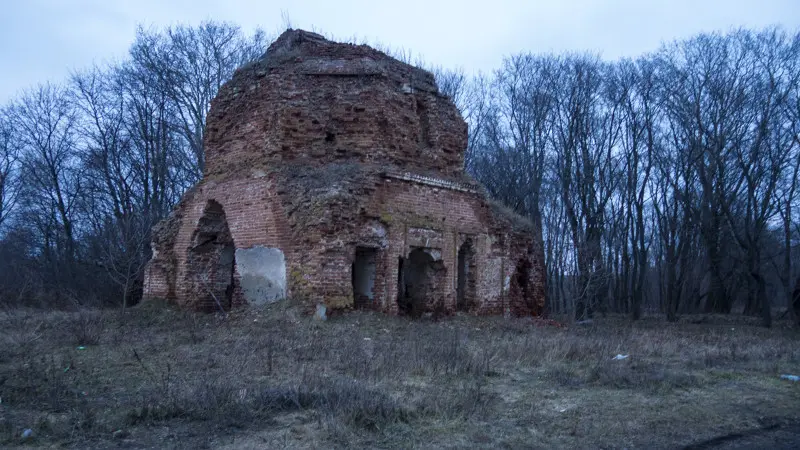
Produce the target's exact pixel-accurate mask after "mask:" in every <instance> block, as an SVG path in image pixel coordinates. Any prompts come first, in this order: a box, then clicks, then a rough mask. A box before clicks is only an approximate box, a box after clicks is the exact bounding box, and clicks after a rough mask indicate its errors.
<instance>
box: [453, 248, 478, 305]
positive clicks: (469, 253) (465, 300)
mask: <svg viewBox="0 0 800 450" xmlns="http://www.w3.org/2000/svg"><path fill="white" fill-rule="evenodd" d="M475 270H476V267H475V251H474V249H473V248H472V241H471V240H470V239H467V241H466V242H464V244H462V245H461V247H460V248H459V249H458V277H457V281H456V283H457V284H456V310H457V311H468V310H470V309H472V308H473V307H474V305H475Z"/></svg>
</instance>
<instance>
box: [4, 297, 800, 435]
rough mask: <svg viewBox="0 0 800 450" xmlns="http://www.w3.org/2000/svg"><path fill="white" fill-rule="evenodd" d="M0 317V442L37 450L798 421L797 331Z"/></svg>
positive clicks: (348, 319)
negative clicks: (170, 435) (171, 437)
mask: <svg viewBox="0 0 800 450" xmlns="http://www.w3.org/2000/svg"><path fill="white" fill-rule="evenodd" d="M110 314H114V315H113V316H110ZM110 317H114V318H117V319H114V320H115V322H111V323H113V324H114V326H113V327H110V330H112V332H111V333H110V336H109V338H108V339H105V338H104V336H105V333H106V331H105V328H106V327H107V326H108V324H109V323H110V322H109V318H110ZM598 322H600V321H599V320H598ZM0 326H2V327H3V329H4V330H6V331H7V333H5V334H4V335H2V336H0V339H2V347H0V348H3V349H4V350H3V352H4V353H0V445H13V444H18V443H19V438H20V433H21V432H22V431H23V430H24V429H26V428H32V429H33V430H34V436H35V443H36V445H43V446H47V445H66V446H81V445H83V444H84V443H86V442H87V440H93V441H92V442H95V444H93V445H88V446H89V447H91V446H95V447H97V446H99V447H107V446H110V445H111V444H109V441H108V440H109V439H123V440H130V441H131V442H135V445H134V446H151V447H153V446H154V447H158V446H162V445H164V442H162V441H161V440H160V439H164V438H165V437H164V436H163V435H158V434H157V433H158V431H157V430H162V429H163V430H166V429H170V430H177V431H175V432H176V433H179V434H180V433H182V434H180V436H181V437H180V439H182V440H188V441H187V442H191V443H193V444H197V445H207V444H206V442H207V440H206V439H209V438H208V437H209V436H216V437H217V438H219V437H220V436H228V435H235V436H239V438H242V436H255V435H257V434H258V433H267V435H268V436H269V437H265V439H266V440H265V441H263V442H261V441H255V442H253V443H252V445H251V447H259V446H263V445H267V444H265V443H266V442H270V443H273V444H275V445H278V444H280V445H282V446H287V445H288V446H292V445H296V446H301V447H330V446H331V445H339V446H362V447H363V446H366V447H369V446H379V447H409V446H412V447H413V446H448V445H449V446H456V447H472V446H483V447H502V446H504V445H505V446H511V447H514V446H519V445H521V443H524V442H528V439H529V438H530V436H529V435H528V434H527V433H534V434H533V436H535V438H536V439H537V440H538V441H537V442H541V443H542V445H543V446H548V447H582V446H617V445H618V444H619V445H622V444H621V443H620V442H618V441H617V440H616V439H617V437H618V436H619V432H620V429H619V427H620V426H622V425H619V424H620V423H625V424H628V425H625V426H626V427H634V428H635V427H642V428H641V429H643V430H644V429H647V430H649V429H650V428H652V427H656V429H657V431H653V433H665V435H667V434H669V436H671V439H673V440H675V439H678V440H681V439H683V440H682V441H681V442H687V443H688V442H690V441H691V439H695V438H696V437H697V436H700V435H701V434H702V432H703V431H702V430H703V429H704V428H703V427H708V429H714V430H718V429H719V428H720V427H723V428H724V426H725V425H724V424H723V425H720V424H717V423H713V424H712V423H711V422H709V420H710V419H707V418H706V417H717V418H719V417H727V416H725V414H730V413H729V411H736V413H735V415H736V417H738V419H737V420H738V421H734V420H733V419H731V421H732V422H731V425H730V426H735V425H736V424H738V423H741V422H742V421H743V420H755V419H757V417H760V415H765V414H767V413H769V415H770V416H780V415H782V417H790V418H791V417H794V416H793V414H794V415H797V413H796V409H793V408H792V407H791V406H790V405H792V404H796V401H800V398H798V397H797V395H798V394H797V392H796V390H790V389H787V386H786V385H785V384H781V383H780V382H778V381H775V379H774V374H775V373H784V372H785V373H797V372H800V349H799V348H798V347H797V346H796V345H795V343H796V334H792V332H789V331H788V330H784V331H781V330H780V329H777V330H773V331H770V332H769V333H766V332H764V331H762V330H756V331H754V332H753V334H751V335H748V334H746V333H742V332H740V333H733V332H731V331H730V328H731V327H722V328H720V327H716V328H714V327H697V326H696V325H670V326H669V327H666V326H665V327H664V328H657V327H652V325H649V326H640V327H633V326H630V325H629V324H625V323H623V324H622V325H608V326H606V325H601V324H595V325H594V326H592V327H587V328H567V329H561V328H555V327H538V326H534V325H532V324H531V322H530V321H525V320H505V319H502V318H469V317H457V318H451V319H446V320H443V321H440V322H433V321H429V320H420V321H409V320H406V319H402V318H393V317H387V316H383V315H380V314H372V313H360V312H354V313H351V314H348V315H345V316H340V317H334V318H331V320H329V321H327V322H326V323H323V324H320V323H317V322H314V321H312V320H311V319H308V318H306V317H304V316H302V315H301V314H299V313H298V312H297V310H296V308H293V307H290V306H285V305H273V306H271V307H270V308H265V309H260V310H237V311H234V312H232V313H231V314H229V315H228V317H227V318H226V319H225V320H224V321H220V320H217V319H216V318H215V317H214V316H209V315H197V314H192V313H187V312H184V311H179V310H175V309H174V308H172V307H171V306H170V305H166V304H165V305H160V306H158V307H157V308H156V307H155V306H153V305H150V306H145V307H143V308H132V309H130V310H128V311H127V312H126V313H125V315H124V317H123V316H120V315H119V314H118V312H113V313H106V312H101V311H78V312H73V313H47V314H43V313H35V312H29V313H24V314H23V313H21V314H19V315H16V314H14V315H8V313H6V314H4V315H2V316H0ZM737 328H738V329H740V330H741V328H740V327H737ZM75 345H91V347H87V348H86V349H84V350H76V349H75ZM134 349H135V350H134ZM617 353H624V354H630V355H631V357H630V358H629V359H627V360H624V361H614V360H612V357H613V356H614V355H615V354H617ZM734 375H735V376H734ZM769 380H771V381H769ZM731 389H733V390H734V391H731ZM732 392H735V395H731V393H732ZM750 392H752V393H753V394H752V395H750V394H749V393H750ZM684 395H685V396H689V398H692V401H691V402H687V401H685V400H684V399H683V397H682V396H684ZM661 404H663V405H665V406H664V407H663V408H662V409H661V410H659V409H658V408H655V409H654V408H653V405H661ZM672 409H675V411H676V412H674V413H673V412H671V411H672ZM713 411H718V413H716V415H715V414H713ZM793 411H794V412H793ZM751 415H752V416H753V417H751ZM798 418H800V417H798ZM631 423H633V425H631ZM712 425H713V427H712ZM658 426H663V427H667V428H663V429H659V428H658ZM676 427H677V428H676ZM528 429H530V431H525V430H528ZM676 429H677V430H679V431H677V433H678V435H680V436H685V437H684V438H679V437H676V436H677V435H676V434H674V433H676V432H675V431H674V430H676ZM136 430H140V432H136ZM239 430H243V431H241V432H240V431H239ZM520 430H522V434H520ZM683 430H686V431H685V432H684V431H683ZM117 432H118V433H117ZM153 433H156V434H155V435H154V434H153ZM239 433H241V434H239ZM681 433H684V434H681ZM698 433H699V434H698ZM112 434H113V435H114V436H117V437H112ZM623 434H624V433H623ZM151 435H152V437H150V436H151ZM119 436H124V437H119ZM503 436H506V437H508V440H504V439H506V438H504V437H503ZM642 436H645V434H644V433H643V434H642ZM690 437H691V439H690ZM454 439H455V440H454ZM115 442H119V441H115ZM637 442H638V441H637ZM648 442H649V441H648ZM672 442H673V441H670V443H672ZM193 444H192V445H193ZM240 444H241V446H247V445H245V444H243V443H242V442H240V441H238V440H237V441H236V443H235V445H236V446H239V445H240ZM634 444H636V442H633V443H632V444H631V443H626V444H625V445H628V446H636V445H634ZM644 444H645V442H644V441H642V442H640V445H644Z"/></svg>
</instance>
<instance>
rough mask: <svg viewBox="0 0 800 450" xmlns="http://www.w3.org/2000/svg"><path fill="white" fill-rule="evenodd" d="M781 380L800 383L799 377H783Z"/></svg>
mask: <svg viewBox="0 0 800 450" xmlns="http://www.w3.org/2000/svg"><path fill="white" fill-rule="evenodd" d="M781 380H789V381H800V376H797V375H781Z"/></svg>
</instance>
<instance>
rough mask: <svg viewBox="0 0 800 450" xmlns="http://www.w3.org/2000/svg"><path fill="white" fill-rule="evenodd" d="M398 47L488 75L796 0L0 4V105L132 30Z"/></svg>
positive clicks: (91, 0)
mask: <svg viewBox="0 0 800 450" xmlns="http://www.w3.org/2000/svg"><path fill="white" fill-rule="evenodd" d="M283 11H285V12H286V14H288V16H289V18H290V19H291V22H292V25H293V26H294V27H295V28H304V29H312V28H314V27H316V28H317V29H318V30H321V31H324V32H325V33H327V34H332V35H334V36H337V37H342V38H350V37H353V36H357V37H359V38H363V39H367V40H369V41H370V42H381V43H382V44H384V45H386V46H390V47H393V48H404V49H407V50H410V51H412V52H413V54H414V55H420V56H422V57H423V58H424V60H425V62H427V63H429V64H434V65H441V66H444V67H452V68H454V67H459V66H460V67H463V68H464V69H465V70H466V71H467V72H473V71H477V70H482V71H491V70H493V69H494V68H496V67H497V66H498V65H499V64H500V62H501V60H502V58H503V56H506V55H510V54H513V53H516V52H520V51H532V52H546V51H563V50H592V51H599V52H601V53H602V54H603V55H604V56H605V57H606V58H609V59H615V58H618V57H620V56H635V55H638V54H641V53H644V52H647V51H651V50H655V49H656V48H658V46H659V44H660V43H661V42H662V41H671V40H673V39H679V38H684V37H688V36H691V35H693V34H695V33H698V32H700V31H713V30H728V29H730V28H732V27H738V26H747V27H754V28H760V27H764V26H768V25H775V24H777V25H783V26H784V27H786V28H787V29H788V30H791V31H794V30H797V29H798V28H800V0H749V1H748V0H671V1H670V0H561V1H559V0H527V1H526V0H483V1H479V0H447V1H444V0H403V1H401V2H383V1H380V0H294V1H292V0H251V1H247V0H0V42H2V45H0V74H2V77H1V78H0V104H3V103H5V102H6V101H8V100H9V99H10V98H12V97H13V96H14V95H15V94H16V93H17V92H19V91H20V90H22V89H24V88H27V87H31V86H34V85H35V84H37V83H39V82H45V81H62V80H64V79H66V77H67V76H68V74H69V72H70V70H73V69H81V68H85V67H88V66H90V65H91V64H92V63H93V62H104V61H108V60H114V59H121V58H124V57H125V56H126V52H127V49H128V46H129V45H130V43H131V42H132V40H133V37H134V33H135V30H136V26H137V25H139V24H143V25H146V26H150V25H154V26H166V25H171V24H177V23H185V24H197V23H199V22H201V21H202V20H204V19H215V20H224V21H230V22H234V23H236V24H239V25H240V26H242V28H243V29H245V30H246V31H251V30H253V29H254V28H256V27H261V28H263V29H265V30H266V31H268V32H270V33H276V32H278V31H281V30H282V28H281V27H282V24H283V20H282V12H283Z"/></svg>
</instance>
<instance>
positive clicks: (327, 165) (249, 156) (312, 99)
mask: <svg viewBox="0 0 800 450" xmlns="http://www.w3.org/2000/svg"><path fill="white" fill-rule="evenodd" d="M205 144H206V146H205V148H206V166H205V172H204V176H203V179H202V181H200V182H199V183H198V184H197V185H196V186H195V187H194V188H192V189H191V190H190V191H189V192H187V193H186V194H185V196H184V197H183V199H182V201H181V202H180V203H179V204H178V205H177V207H176V208H175V210H174V211H173V213H172V214H171V215H170V216H169V217H168V218H167V219H165V220H164V221H162V222H161V223H159V225H157V226H156V227H155V229H154V233H153V243H152V247H153V258H152V260H151V261H150V262H149V264H148V266H147V269H146V275H145V277H146V278H145V286H144V288H145V297H146V298H166V299H168V300H171V301H174V302H177V303H178V304H181V305H185V306H187V307H192V308H195V309H202V310H215V309H217V308H229V307H231V306H236V305H240V304H245V303H250V304H263V303H267V302H273V301H276V300H280V299H283V298H286V297H291V298H292V299H295V300H297V301H301V302H307V304H308V305H309V307H313V305H315V304H318V303H324V304H326V305H327V306H328V307H329V308H350V307H352V308H370V309H376V310H381V311H385V312H388V313H400V314H412V315H415V314H421V313H424V312H427V311H437V310H438V311H441V312H453V311H456V310H463V311H469V312H474V313H478V314H497V313H511V314H517V315H528V314H538V313H540V312H541V310H542V307H543V303H544V278H545V277H544V267H543V266H544V264H543V256H542V249H541V246H540V244H539V242H540V237H541V233H540V232H539V231H538V230H534V229H533V228H532V226H531V225H530V224H529V223H528V222H526V221H525V220H523V219H521V218H519V217H518V216H515V215H514V214H513V213H510V212H507V211H506V210H504V209H503V208H502V207H499V206H497V205H495V204H494V203H492V202H490V201H489V200H488V199H487V197H486V195H485V194H484V193H483V190H482V188H481V187H480V186H479V185H478V184H477V183H475V182H474V181H473V180H472V179H471V178H470V177H469V176H468V175H466V174H465V173H464V152H465V150H466V147H467V126H466V124H465V122H464V120H463V119H462V118H461V115H460V114H459V112H458V110H457V109H456V107H455V106H454V105H453V103H452V101H451V100H450V99H448V98H447V97H445V96H444V95H442V94H441V93H439V91H438V88H437V86H436V83H435V81H434V78H433V76H432V75H431V74H430V73H428V72H426V71H424V70H421V69H419V68H415V67H412V66H410V65H408V64H404V63H402V62H400V61H397V60H395V59H393V58H390V57H389V56H387V55H385V54H383V53H381V52H379V51H377V50H374V49H372V48H370V47H367V46H364V45H361V46H356V45H351V44H340V43H335V42H331V41H328V40H326V39H324V38H323V37H322V36H319V35H317V34H314V33H309V32H305V31H299V30H289V31H287V32H285V33H284V34H283V35H281V36H280V37H279V38H278V39H277V40H276V41H275V42H274V43H273V44H272V45H271V46H270V48H269V50H268V51H267V53H266V55H265V56H264V57H263V58H262V59H260V60H258V61H256V62H254V63H252V64H250V65H248V66H245V67H242V68H240V69H239V70H238V71H237V72H236V74H235V75H234V76H233V79H232V80H231V81H229V82H228V83H226V84H225V85H224V86H223V87H222V89H221V90H220V92H219V94H218V96H217V98H216V99H215V100H214V101H213V103H212V105H211V110H210V112H209V116H208V121H207V134H206V142H205ZM537 232H538V233H539V234H538V237H537Z"/></svg>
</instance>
